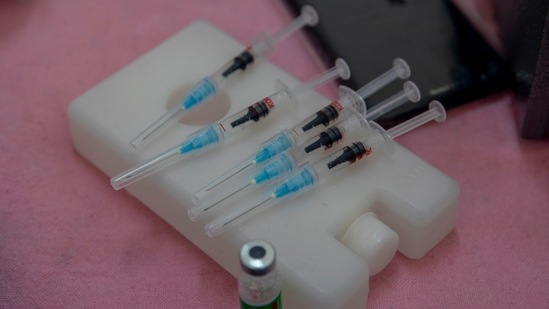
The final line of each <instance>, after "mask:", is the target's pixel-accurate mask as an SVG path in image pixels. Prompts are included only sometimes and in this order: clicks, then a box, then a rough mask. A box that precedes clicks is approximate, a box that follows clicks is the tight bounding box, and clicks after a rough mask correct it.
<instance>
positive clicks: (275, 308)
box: [240, 293, 282, 309]
mask: <svg viewBox="0 0 549 309" xmlns="http://www.w3.org/2000/svg"><path fill="white" fill-rule="evenodd" d="M281 295H282V294H281V293H279V294H278V296H277V297H276V298H275V299H273V301H272V302H270V303H268V304H266V305H263V306H259V307H258V306H252V305H248V304H246V303H245V302H244V301H243V300H242V299H241V300H240V308H241V309H282V300H281Z"/></svg>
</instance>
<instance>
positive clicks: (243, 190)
mask: <svg viewBox="0 0 549 309" xmlns="http://www.w3.org/2000/svg"><path fill="white" fill-rule="evenodd" d="M403 88H404V90H403V91H401V92H399V93H397V94H395V95H393V96H391V97H390V98H389V99H387V100H385V101H383V102H381V103H379V104H377V105H376V107H375V108H374V109H373V110H372V112H371V113H368V114H367V115H366V116H364V115H363V114H361V113H358V112H356V111H355V112H349V114H350V116H349V118H348V119H346V120H345V121H342V122H339V123H338V124H335V125H334V126H332V127H330V128H328V129H326V130H325V131H323V132H322V133H320V134H318V135H317V136H316V137H313V138H311V139H309V140H308V141H306V142H304V143H303V144H302V145H299V147H295V148H293V149H292V150H287V151H285V152H283V153H281V154H280V155H278V156H276V157H275V158H273V159H272V160H269V161H268V162H266V163H265V164H263V165H260V166H258V167H256V168H253V169H248V171H247V172H246V173H240V174H239V175H238V176H237V177H233V178H231V180H230V181H228V182H227V183H226V184H225V186H223V187H222V189H220V190H215V191H210V193H209V194H207V195H202V197H201V198H200V199H199V198H198V197H197V196H196V195H195V196H193V201H194V203H195V206H194V207H192V208H190V209H189V211H188V214H189V218H190V219H191V220H192V221H195V220H197V219H198V218H199V217H201V216H203V215H206V214H207V213H208V212H209V211H212V210H216V209H219V208H220V207H221V206H223V205H227V204H229V203H230V202H232V201H234V200H236V199H238V198H239V197H241V196H243V195H245V194H247V193H249V192H252V191H254V190H255V189H257V188H259V187H261V186H263V185H265V184H267V183H269V182H272V181H273V180H276V179H278V178H280V177H282V176H283V175H285V174H287V173H289V172H291V171H293V170H294V169H296V168H297V167H298V166H301V165H302V164H305V163H307V162H309V161H310V160H311V159H313V158H314V157H315V156H317V155H318V154H321V153H323V152H325V151H327V150H328V149H330V148H332V147H333V146H334V145H335V144H337V143H339V142H340V141H341V140H343V138H344V137H347V136H349V135H351V134H353V133H356V134H359V135H360V136H363V137H367V136H369V135H370V134H371V132H372V129H371V127H370V120H373V119H374V117H379V116H381V115H383V114H384V113H385V112H389V111H390V110H392V109H394V108H396V107H398V106H400V105H402V104H404V103H405V102H408V101H412V102H418V101H419V100H420V97H421V95H420V92H419V89H418V88H417V86H416V85H415V84H414V83H412V82H411V81H408V82H406V83H405V84H404V87H403ZM350 110H351V111H352V109H350Z"/></svg>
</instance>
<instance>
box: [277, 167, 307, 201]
mask: <svg viewBox="0 0 549 309" xmlns="http://www.w3.org/2000/svg"><path fill="white" fill-rule="evenodd" d="M314 183H315V177H314V176H313V174H312V173H311V171H309V169H307V168H304V169H303V170H301V172H299V173H298V174H297V175H294V176H292V177H290V178H289V179H288V180H286V181H284V182H283V183H282V184H281V185H279V186H278V187H276V188H275V190H274V192H273V196H275V197H276V198H282V197H284V196H286V195H289V194H293V193H296V192H298V191H299V190H301V189H303V188H304V187H307V186H310V185H313V184H314Z"/></svg>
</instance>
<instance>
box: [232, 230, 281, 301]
mask: <svg viewBox="0 0 549 309" xmlns="http://www.w3.org/2000/svg"><path fill="white" fill-rule="evenodd" d="M275 264H276V253H275V249H274V247H273V246H272V245H271V244H270V243H268V242H266V241H263V240H253V241H250V242H248V243H246V244H244V245H243V246H242V248H241V249H240V266H241V268H242V271H241V273H240V276H239V278H238V292H239V294H240V307H241V308H243V309H244V308H245V309H251V308H254V309H271V308H282V303H281V298H280V296H281V284H280V276H279V274H278V271H277V270H276V268H275Z"/></svg>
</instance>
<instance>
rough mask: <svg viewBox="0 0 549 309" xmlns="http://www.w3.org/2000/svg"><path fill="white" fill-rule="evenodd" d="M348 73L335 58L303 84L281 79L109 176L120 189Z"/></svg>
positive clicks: (209, 147) (207, 148)
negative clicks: (147, 157)
mask: <svg viewBox="0 0 549 309" xmlns="http://www.w3.org/2000/svg"><path fill="white" fill-rule="evenodd" d="M350 75H351V73H350V70H349V67H348V66H347V63H345V61H344V60H343V59H337V60H336V62H335V66H334V67H332V68H331V69H329V70H327V71H325V72H324V73H322V74H320V75H318V76H316V77H315V78H313V79H311V80H310V81H308V82H307V83H306V84H302V85H298V86H296V87H294V88H292V89H289V88H288V87H287V86H286V85H284V84H283V83H282V82H277V85H276V88H277V91H276V92H275V93H274V94H272V95H270V96H268V97H266V98H264V99H262V100H261V101H259V102H256V103H254V104H252V105H250V106H249V107H247V108H245V109H243V110H241V111H240V112H237V113H235V114H233V115H231V116H229V117H227V118H225V119H223V120H221V121H220V122H217V123H215V124H212V125H209V126H206V127H204V128H202V129H200V130H198V131H196V132H195V133H193V134H191V135H190V136H188V137H187V138H186V139H185V140H184V141H183V142H182V143H181V144H179V145H177V146H175V147H173V148H171V149H169V150H167V151H165V152H164V153H162V154H160V155H158V156H156V157H154V158H152V159H150V160H149V161H147V162H145V163H143V164H140V165H138V166H136V167H132V168H130V169H128V170H126V171H124V172H122V173H120V174H118V175H116V176H114V177H112V178H111V185H112V187H113V188H114V189H116V190H119V189H122V188H124V187H126V186H127V185H129V184H131V183H133V182H135V181H137V180H139V179H141V178H143V177H145V176H148V175H150V174H152V173H154V172H156V171H158V170H160V169H162V168H164V167H166V166H168V165H171V164H172V163H175V162H176V161H178V160H181V159H183V158H186V157H189V156H190V155H195V156H198V155H200V154H202V153H204V152H205V151H207V150H210V149H212V148H215V147H216V146H218V145H220V144H222V143H224V142H225V141H226V138H228V137H230V136H234V135H236V134H237V133H238V132H241V131H243V130H244V129H246V128H247V127H249V126H251V125H253V124H255V123H257V122H259V121H260V120H262V119H264V118H266V117H268V116H269V115H270V113H271V111H273V110H275V107H279V108H280V107H281V106H284V105H287V104H289V103H292V104H293V105H297V100H296V97H297V96H298V95H300V94H301V93H303V92H306V91H308V90H310V89H312V88H315V87H317V86H319V85H321V84H324V83H326V82H328V81H331V80H334V79H336V78H338V77H341V78H343V79H348V78H349V77H350Z"/></svg>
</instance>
